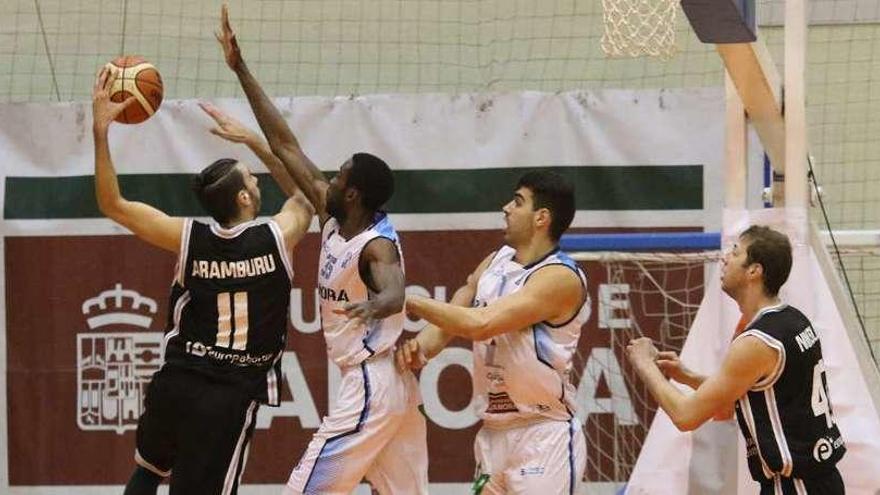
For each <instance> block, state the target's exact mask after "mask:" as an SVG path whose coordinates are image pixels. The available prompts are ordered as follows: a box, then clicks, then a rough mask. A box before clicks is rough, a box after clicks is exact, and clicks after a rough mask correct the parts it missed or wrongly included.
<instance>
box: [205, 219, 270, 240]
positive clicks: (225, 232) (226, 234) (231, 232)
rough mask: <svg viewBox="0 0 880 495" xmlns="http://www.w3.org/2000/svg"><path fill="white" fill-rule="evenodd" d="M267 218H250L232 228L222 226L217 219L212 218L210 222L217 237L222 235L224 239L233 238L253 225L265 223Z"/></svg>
mask: <svg viewBox="0 0 880 495" xmlns="http://www.w3.org/2000/svg"><path fill="white" fill-rule="evenodd" d="M265 222H266V220H265V219H254V220H248V221H247V222H242V223H240V224H238V225H236V226H235V227H232V228H231V229H227V228H224V227H222V226H221V225H220V224H219V223H217V221H216V220H211V222H210V223H209V224H208V225H209V227H210V229H211V232H213V233H214V235H216V236H217V237H222V238H223V239H233V238H235V237H238V236H239V235H241V233H242V232H244V231H245V230H247V229H248V227H253V226H254V225H259V224H261V223H265Z"/></svg>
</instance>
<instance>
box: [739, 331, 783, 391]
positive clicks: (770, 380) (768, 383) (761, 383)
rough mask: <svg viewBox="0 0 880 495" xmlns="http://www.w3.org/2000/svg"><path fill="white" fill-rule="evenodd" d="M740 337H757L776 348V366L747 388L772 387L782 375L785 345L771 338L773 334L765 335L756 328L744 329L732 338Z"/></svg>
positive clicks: (764, 388)
mask: <svg viewBox="0 0 880 495" xmlns="http://www.w3.org/2000/svg"><path fill="white" fill-rule="evenodd" d="M742 337H755V338H757V339H760V340H761V342H763V343H764V344H766V345H767V346H768V347H771V348H773V349H775V350H776V366H774V367H773V372H772V373H770V374H769V375H767V376H765V377H764V378H762V379H760V380H758V382H757V383H755V384H754V385H752V388H750V389H749V390H752V391H754V392H760V391H761V390H766V389H768V388H770V387H772V386H773V385H775V384H776V381H777V380H779V377H780V376H781V375H782V371H783V370H785V346H784V345H783V344H782V342H780V341H779V340H777V339H775V338H773V336H771V335H767V334H766V333H764V332H762V331H760V330H758V329H757V328H752V329H750V330H746V331H745V332H743V333H741V334H739V335H737V336H736V338H735V339H733V340H734V341H736V340H739V339H740V338H742Z"/></svg>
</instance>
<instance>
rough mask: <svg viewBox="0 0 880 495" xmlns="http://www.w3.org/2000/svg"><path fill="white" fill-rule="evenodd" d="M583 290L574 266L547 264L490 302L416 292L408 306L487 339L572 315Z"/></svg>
mask: <svg viewBox="0 0 880 495" xmlns="http://www.w3.org/2000/svg"><path fill="white" fill-rule="evenodd" d="M584 290H585V289H584V287H583V284H582V283H581V281H580V278H579V277H578V275H577V274H576V273H575V272H574V271H573V270H571V269H570V268H568V267H566V266H563V265H548V266H546V267H544V268H542V269H540V270H539V271H537V272H535V274H534V275H532V276H531V277H530V278H529V280H528V281H527V282H526V284H525V286H523V288H522V289H521V290H519V291H516V292H514V293H513V294H510V295H507V296H504V297H501V298H500V299H498V300H497V301H496V302H495V303H494V304H490V305H489V306H485V307H479V308H463V307H460V306H454V305H452V304H447V303H443V302H440V301H435V300H433V299H430V298H426V297H418V296H414V297H412V298H410V299H408V300H407V305H406V309H407V310H408V311H409V312H410V313H412V314H414V315H416V316H418V317H420V318H424V319H426V320H428V321H430V322H431V323H433V324H435V325H437V326H438V327H440V328H442V329H443V330H444V331H445V332H447V333H450V334H452V335H458V336H461V337H464V338H466V339H470V340H486V339H488V338H491V337H493V336H495V335H499V334H502V333H506V332H512V331H516V330H520V329H522V328H525V327H528V326H529V325H534V324H535V323H539V322H542V321H549V322H555V321H564V320H569V319H571V318H572V317H573V316H575V314H576V313H577V311H578V310H579V309H580V308H581V305H582V303H583V301H584V300H585V297H586V295H585V294H584ZM573 308H575V309H574V310H573Z"/></svg>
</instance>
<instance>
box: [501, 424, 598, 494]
mask: <svg viewBox="0 0 880 495" xmlns="http://www.w3.org/2000/svg"><path fill="white" fill-rule="evenodd" d="M512 449H513V452H512V454H511V457H512V459H514V460H515V462H511V463H509V464H508V465H507V467H506V469H505V471H504V474H505V476H504V478H505V482H506V484H507V489H508V493H516V494H532V493H539V494H541V495H556V494H558V495H567V494H573V493H576V492H577V487H578V485H579V483H580V480H581V478H582V477H583V473H584V468H585V467H586V441H585V439H584V436H583V432H582V431H581V429H580V427H579V424H578V422H577V420H573V421H570V422H567V423H564V422H555V423H544V424H541V425H536V426H534V427H531V428H529V430H528V432H527V433H526V434H525V435H523V436H522V437H520V438H518V441H517V443H516V445H515V446H512Z"/></svg>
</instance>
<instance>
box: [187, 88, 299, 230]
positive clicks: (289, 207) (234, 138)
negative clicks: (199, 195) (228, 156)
mask: <svg viewBox="0 0 880 495" xmlns="http://www.w3.org/2000/svg"><path fill="white" fill-rule="evenodd" d="M199 106H200V107H201V108H202V110H204V111H205V113H207V114H208V115H209V116H210V117H211V118H212V119H214V122H215V123H216V124H217V127H214V128H212V129H211V133H212V134H215V135H217V136H220V137H221V138H223V139H225V140H227V141H230V142H233V143H243V144H245V145H246V146H247V147H248V148H250V150H251V151H253V152H254V154H255V155H257V157H258V158H259V159H260V161H262V162H263V164H264V165H266V168H267V169H268V170H269V173H271V174H272V178H274V179H275V182H276V183H277V184H278V187H279V188H281V191H282V192H284V194H285V196H287V200H286V201H285V202H284V205H282V207H281V210H280V211H279V212H278V213H277V214H276V215H275V216H274V217H272V218H273V219H274V220H275V222H277V223H278V226H279V227H281V232H282V233H283V234H284V240H285V242H286V243H287V246H288V247H293V246H294V245H296V243H298V242H299V241H300V240H301V239H302V238H303V236H305V234H306V232H308V229H309V224H311V222H312V216H313V215H314V214H315V208H314V207H313V206H312V204H311V203H309V201H308V199H307V198H306V197H305V195H304V194H303V192H302V190H301V189H300V188H299V187H297V185H296V182H295V181H294V180H293V178H292V177H291V176H290V174H289V173H288V172H287V169H286V168H285V166H284V164H283V163H282V162H281V160H280V159H279V158H278V157H277V156H275V154H274V153H272V150H271V149H270V148H269V145H268V144H267V143H266V141H265V140H264V139H263V138H262V137H260V135H259V134H257V133H256V132H254V131H252V130H251V129H249V128H247V127H246V126H245V125H244V124H242V123H241V122H239V121H238V120H236V119H235V118H233V117H231V116H230V115H228V114H227V113H225V112H223V111H222V110H220V109H219V108H217V107H215V106H214V105H211V104H210V103H204V102H203V103H199Z"/></svg>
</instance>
